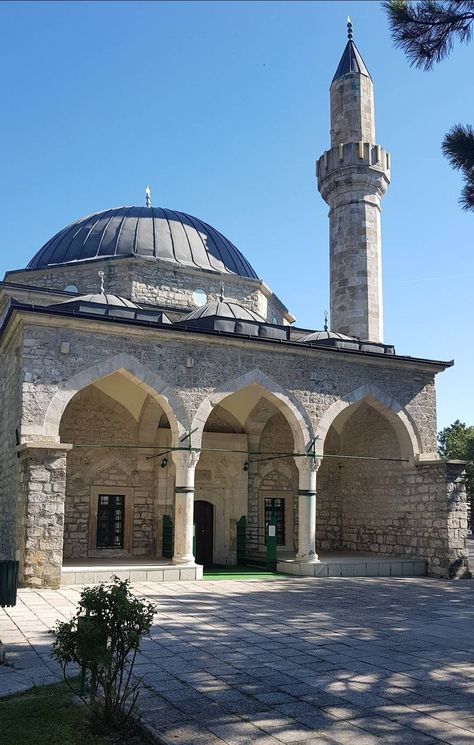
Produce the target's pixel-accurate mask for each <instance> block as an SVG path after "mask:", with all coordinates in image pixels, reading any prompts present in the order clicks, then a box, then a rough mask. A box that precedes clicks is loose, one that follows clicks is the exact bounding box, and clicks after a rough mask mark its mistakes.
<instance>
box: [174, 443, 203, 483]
mask: <svg viewBox="0 0 474 745" xmlns="http://www.w3.org/2000/svg"><path fill="white" fill-rule="evenodd" d="M199 456H200V453H198V452H196V451H195V450H173V452H172V453H171V457H172V459H173V463H174V464H175V466H176V480H177V482H178V473H183V472H184V473H186V472H188V471H194V469H195V468H196V466H197V463H198V460H199Z"/></svg>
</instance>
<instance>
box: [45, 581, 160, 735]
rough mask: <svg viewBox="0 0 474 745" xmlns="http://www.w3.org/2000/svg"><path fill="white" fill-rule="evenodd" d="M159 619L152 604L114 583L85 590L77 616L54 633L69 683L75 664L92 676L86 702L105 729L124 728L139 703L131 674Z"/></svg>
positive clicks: (57, 653) (55, 648) (55, 649)
mask: <svg viewBox="0 0 474 745" xmlns="http://www.w3.org/2000/svg"><path fill="white" fill-rule="evenodd" d="M154 613H155V607H154V606H153V604H152V603H149V602H147V601H144V600H140V599H139V598H136V597H134V595H132V593H131V591H130V587H129V582H128V580H120V579H118V578H117V577H115V578H114V580H113V581H112V582H111V583H110V584H105V583H102V584H100V585H96V586H94V587H87V588H85V589H84V590H83V591H82V592H81V597H80V600H79V610H78V611H77V613H76V614H75V615H74V616H73V617H72V618H71V620H70V621H67V622H58V623H57V624H56V627H55V628H54V629H53V631H52V632H51V633H52V634H53V635H54V643H53V648H52V652H51V656H52V657H53V658H54V659H56V660H57V661H58V662H59V664H60V665H61V668H62V672H63V676H64V679H65V680H66V681H67V680H68V678H67V675H66V672H67V667H68V665H69V664H71V663H77V664H79V665H81V667H83V668H85V669H86V670H87V671H88V673H89V676H90V681H89V683H90V697H89V699H88V700H87V699H86V698H85V697H83V696H81V698H82V700H83V701H84V702H85V703H86V704H87V705H88V706H89V707H90V708H91V710H92V712H93V713H94V714H95V715H96V716H97V717H98V718H99V719H101V720H103V722H104V724H106V725H112V726H113V727H118V726H120V724H123V722H124V721H126V720H127V719H128V718H129V716H130V714H131V713H132V711H133V708H134V706H135V704H136V702H137V698H138V694H139V684H140V681H138V680H134V679H133V678H132V671H133V666H134V664H135V659H136V656H137V653H138V651H139V649H140V642H141V638H142V636H143V635H144V634H147V633H148V632H149V631H150V627H151V624H152V623H153V616H154Z"/></svg>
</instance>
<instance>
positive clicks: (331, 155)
mask: <svg viewBox="0 0 474 745" xmlns="http://www.w3.org/2000/svg"><path fill="white" fill-rule="evenodd" d="M316 177H317V180H318V188H319V191H320V192H321V195H322V197H323V199H325V201H326V202H328V203H329V202H330V201H331V196H336V193H337V192H338V191H339V190H340V187H341V186H344V187H347V186H349V185H350V186H352V187H353V188H355V189H356V190H357V191H361V192H366V193H367V194H371V193H374V194H376V195H377V196H379V197H382V196H383V194H384V193H385V191H386V189H387V187H388V185H389V183H390V153H388V152H387V151H386V150H385V149H384V148H383V147H381V146H380V145H373V144H372V143H370V142H346V143H341V144H340V145H336V147H332V148H331V149H330V150H326V152H325V153H323V155H321V157H320V158H319V160H317V161H316Z"/></svg>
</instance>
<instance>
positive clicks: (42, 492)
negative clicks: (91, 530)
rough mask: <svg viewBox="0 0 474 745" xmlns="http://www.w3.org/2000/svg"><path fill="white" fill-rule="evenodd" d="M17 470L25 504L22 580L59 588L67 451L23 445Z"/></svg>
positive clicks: (29, 583)
mask: <svg viewBox="0 0 474 745" xmlns="http://www.w3.org/2000/svg"><path fill="white" fill-rule="evenodd" d="M17 474H18V487H17V488H18V491H17V495H18V499H19V501H20V502H21V504H22V505H23V512H22V516H21V518H20V519H19V528H20V530H21V533H22V535H23V536H24V543H23V545H21V546H20V556H19V558H20V582H21V583H22V584H26V585H28V586H30V587H52V588H57V587H59V584H60V579H61V565H62V556H63V528H64V490H65V482H66V452H65V450H64V448H61V446H60V445H56V446H55V447H53V448H48V447H36V446H34V447H29V446H22V448H21V450H20V464H19V467H18V471H17Z"/></svg>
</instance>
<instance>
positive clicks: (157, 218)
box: [28, 207, 257, 279]
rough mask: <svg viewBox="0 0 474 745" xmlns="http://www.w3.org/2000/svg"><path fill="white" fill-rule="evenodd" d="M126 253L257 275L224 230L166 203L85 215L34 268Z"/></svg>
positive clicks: (54, 241)
mask: <svg viewBox="0 0 474 745" xmlns="http://www.w3.org/2000/svg"><path fill="white" fill-rule="evenodd" d="M120 256H142V257H151V258H153V257H154V258H157V259H161V260H163V261H169V262H170V263H171V264H179V265H181V266H184V267H194V268H196V267H197V268H199V269H207V270H209V271H215V272H227V273H228V274H237V275H239V276H241V277H252V278H254V279H256V278H257V274H256V273H255V271H254V270H253V268H252V266H251V265H250V264H249V262H248V261H247V260H246V259H245V257H244V256H243V255H242V254H241V253H240V251H239V250H238V249H237V248H236V247H235V246H234V244H233V243H231V242H230V241H229V240H228V239H227V238H226V237H225V236H223V235H222V233H220V232H219V231H218V230H216V229H215V228H213V227H211V225H208V224H207V223H205V222H203V221H202V220H198V219H197V218H196V217H192V216H191V215H187V214H185V213H184V212H175V211H174V210H169V209H164V208H160V207H116V208H114V209H110V210H105V211H104V212H96V213H95V214H93V215H88V216H87V217H83V218H82V219H81V220H78V221H77V222H74V223H72V224H71V225H68V226H67V227H66V228H64V229H63V230H61V231H60V232H59V233H57V234H56V235H55V236H53V238H51V240H49V241H48V242H47V243H45V245H44V246H43V247H42V248H41V249H40V250H39V251H38V253H37V254H36V255H35V256H34V257H33V258H32V260H31V261H30V263H29V264H28V269H41V268H45V267H48V266H52V265H55V264H69V263H72V262H76V261H85V260H93V259H102V258H106V257H120Z"/></svg>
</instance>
